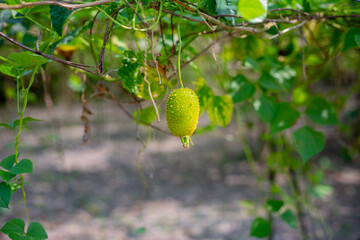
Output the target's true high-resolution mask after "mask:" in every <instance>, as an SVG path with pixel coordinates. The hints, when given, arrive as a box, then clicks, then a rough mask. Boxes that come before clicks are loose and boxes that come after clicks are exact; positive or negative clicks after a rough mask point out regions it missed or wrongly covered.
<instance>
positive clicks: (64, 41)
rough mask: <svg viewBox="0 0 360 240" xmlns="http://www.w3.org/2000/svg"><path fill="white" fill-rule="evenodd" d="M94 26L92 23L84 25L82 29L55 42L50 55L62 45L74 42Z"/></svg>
mask: <svg viewBox="0 0 360 240" xmlns="http://www.w3.org/2000/svg"><path fill="white" fill-rule="evenodd" d="M91 24H92V21H88V22H86V23H85V24H84V25H82V26H81V27H80V28H77V29H75V30H73V31H71V32H69V33H67V34H66V35H65V36H64V37H62V38H61V39H60V40H59V41H57V42H55V43H54V44H52V45H51V47H50V53H53V52H54V51H55V49H56V48H57V47H58V46H60V45H62V44H68V43H70V42H71V41H72V40H74V39H75V38H76V37H77V36H79V35H80V34H81V33H83V32H85V31H87V30H89V29H90V27H91Z"/></svg>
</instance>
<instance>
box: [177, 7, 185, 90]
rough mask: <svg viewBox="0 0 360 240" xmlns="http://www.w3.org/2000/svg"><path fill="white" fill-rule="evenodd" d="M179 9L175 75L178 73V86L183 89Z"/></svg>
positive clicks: (181, 13) (181, 11)
mask: <svg viewBox="0 0 360 240" xmlns="http://www.w3.org/2000/svg"><path fill="white" fill-rule="evenodd" d="M179 8H180V21H179V23H178V26H177V28H178V38H179V51H178V58H177V73H178V76H179V84H180V87H182V88H183V87H184V85H183V83H182V80H181V32H180V26H181V19H182V16H183V9H182V7H181V6H180V5H179Z"/></svg>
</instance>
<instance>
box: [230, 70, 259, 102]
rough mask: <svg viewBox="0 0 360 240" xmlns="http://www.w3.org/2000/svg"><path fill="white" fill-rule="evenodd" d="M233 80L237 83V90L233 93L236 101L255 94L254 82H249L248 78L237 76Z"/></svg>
mask: <svg viewBox="0 0 360 240" xmlns="http://www.w3.org/2000/svg"><path fill="white" fill-rule="evenodd" d="M233 82H235V84H236V87H235V91H233V92H232V93H231V96H232V99H233V102H234V103H238V102H242V101H244V100H246V99H249V98H252V96H254V94H255V91H256V88H255V86H254V84H252V83H251V82H249V81H248V80H247V79H246V78H244V77H242V76H237V77H236V78H235V81H233Z"/></svg>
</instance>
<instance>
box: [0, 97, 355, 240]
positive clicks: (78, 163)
mask: <svg viewBox="0 0 360 240" xmlns="http://www.w3.org/2000/svg"><path fill="white" fill-rule="evenodd" d="M90 107H91V108H92V110H93V111H94V114H93V115H91V116H90V119H91V126H92V135H91V139H90V141H89V143H88V145H86V146H84V145H82V134H83V123H82V122H81V120H80V115H81V106H79V105H73V106H71V107H69V106H59V107H56V109H55V110H56V114H57V116H58V120H59V122H60V125H61V128H60V136H61V141H60V142H61V148H60V150H59V148H57V147H56V144H55V143H56V141H55V140H56V139H57V138H56V137H57V133H56V131H54V128H53V125H52V123H51V121H50V120H49V115H48V112H47V110H46V108H31V107H29V110H28V111H27V113H26V115H27V116H32V117H35V118H40V119H43V120H44V121H42V122H36V123H32V124H31V129H27V130H25V132H24V134H23V137H22V139H21V146H20V152H21V157H22V158H29V159H31V160H32V161H33V162H34V174H33V175H30V174H28V176H27V177H26V180H27V181H28V182H29V185H27V186H26V188H25V189H26V192H27V201H28V205H29V211H30V218H31V220H32V221H38V222H41V223H42V224H43V225H44V226H45V228H46V230H47V233H48V235H49V239H50V240H107V239H109V240H110V239H111V240H118V239H119V240H121V239H142V240H186V239H202V240H205V239H212V240H215V239H219V240H220V239H221V240H246V239H254V238H251V237H249V228H250V224H251V221H252V220H253V219H254V215H251V214H249V211H248V209H246V208H244V207H243V205H241V204H240V201H244V200H250V201H253V202H255V203H258V204H260V203H261V201H262V196H261V194H260V193H259V191H258V190H257V187H256V180H255V178H254V176H253V174H252V173H251V170H250V168H249V165H248V164H247V162H246V160H245V158H244V155H243V152H242V147H241V144H240V143H239V141H238V136H237V133H236V129H235V128H234V126H230V127H229V128H226V129H219V130H216V131H214V132H211V133H208V134H205V135H195V136H194V137H193V142H194V143H195V144H196V145H195V146H193V147H191V148H190V149H188V150H184V149H183V148H182V145H181V142H180V140H179V139H178V138H176V137H173V136H170V135H167V134H164V133H161V132H159V131H155V132H154V133H153V135H152V136H151V141H150V142H149V145H148V147H147V148H146V149H145V150H144V151H143V152H142V154H141V157H140V158H139V159H138V160H137V154H138V152H139V150H140V149H142V144H141V142H139V141H138V140H137V139H136V135H137V134H136V126H135V124H134V123H133V122H132V120H130V119H128V118H127V117H126V116H124V114H123V113H122V112H121V111H120V110H119V109H117V108H114V107H112V106H110V104H105V103H98V104H96V105H90ZM13 117H15V116H14V113H13V112H10V110H9V109H2V110H1V111H0V121H1V122H4V121H9V120H11V119H13ZM206 121H207V119H205V118H204V119H201V122H200V124H202V125H203V124H205V123H206ZM165 124H166V123H165V119H164V117H163V118H162V122H161V123H160V125H159V126H161V127H163V128H164V129H166V127H165ZM147 134H148V130H147V128H144V127H141V128H140V138H141V139H142V141H144V142H145V141H146V139H147V136H148V135H147ZM13 141H14V138H13V135H12V132H11V131H9V130H7V129H4V128H1V129H0V157H1V158H3V157H6V156H7V155H9V154H12V153H13V143H14V142H13ZM329 141H330V142H331V139H330V140H329ZM58 142H59V141H58ZM327 149H329V151H325V152H324V153H323V155H326V156H327V157H329V158H330V159H331V160H332V161H333V162H334V163H333V164H334V166H335V167H334V168H333V169H335V170H331V171H328V172H327V173H326V177H325V179H326V183H327V184H329V185H331V186H333V187H334V191H333V193H332V194H331V195H328V196H326V197H324V198H322V199H319V200H317V209H318V210H319V211H320V213H321V214H322V215H323V216H324V219H325V221H326V223H327V224H328V225H329V227H330V229H331V230H332V234H333V239H336V240H359V239H360V204H359V199H360V171H359V166H358V164H356V163H355V164H354V163H353V164H350V165H346V164H343V163H342V162H341V161H340V160H339V159H337V156H336V155H337V152H336V151H337V150H334V149H332V148H331V147H329V146H328V145H327ZM329 154H330V155H329ZM141 169H142V171H143V175H142V174H141ZM142 176H143V177H144V178H142ZM280 181H281V179H280ZM20 198H21V195H20V194H19V193H17V194H15V195H14V197H13V202H14V201H16V200H17V199H20ZM258 214H259V215H261V214H263V213H262V212H261V211H260V210H259V211H258ZM263 216H265V215H263ZM15 217H22V218H23V219H25V214H24V207H23V205H22V204H18V205H15V206H12V207H11V211H8V210H1V211H0V226H1V225H3V223H4V222H5V221H7V220H10V219H12V218H15ZM307 224H308V227H309V230H310V231H311V233H312V234H315V232H316V233H317V234H318V236H319V237H318V239H327V238H325V237H324V235H323V232H324V228H323V227H321V226H320V225H319V224H310V223H309V222H307ZM274 227H275V234H274V238H273V239H274V240H292V239H294V240H295V239H300V237H299V236H300V235H299V232H298V230H295V229H292V228H290V227H289V226H287V225H286V224H285V223H284V222H283V221H282V220H281V219H280V218H279V217H277V216H275V222H274ZM0 239H1V240H7V239H8V238H7V237H6V236H4V235H0Z"/></svg>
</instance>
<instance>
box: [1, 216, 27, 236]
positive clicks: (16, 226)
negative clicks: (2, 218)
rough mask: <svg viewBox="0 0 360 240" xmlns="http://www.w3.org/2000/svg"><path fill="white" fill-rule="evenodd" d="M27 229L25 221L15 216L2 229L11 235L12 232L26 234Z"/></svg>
mask: <svg viewBox="0 0 360 240" xmlns="http://www.w3.org/2000/svg"><path fill="white" fill-rule="evenodd" d="M24 230H25V222H24V221H23V220H22V219H20V218H15V219H12V220H10V221H8V222H7V223H5V225H4V226H3V227H2V228H1V231H2V232H3V233H5V234H6V235H9V234H10V233H18V234H21V235H22V234H24Z"/></svg>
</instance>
